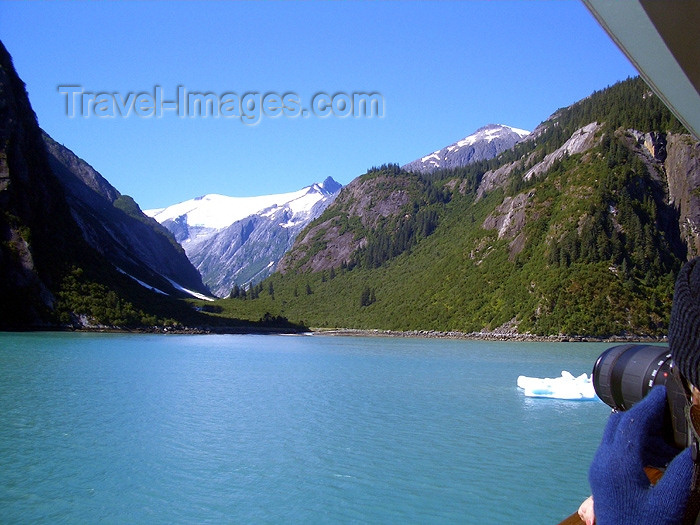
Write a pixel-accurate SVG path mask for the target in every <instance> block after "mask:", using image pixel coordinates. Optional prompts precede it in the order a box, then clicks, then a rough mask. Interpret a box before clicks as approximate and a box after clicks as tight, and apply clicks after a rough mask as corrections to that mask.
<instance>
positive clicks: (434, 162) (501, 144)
mask: <svg viewBox="0 0 700 525" xmlns="http://www.w3.org/2000/svg"><path fill="white" fill-rule="evenodd" d="M528 135H530V132H529V131H526V130H523V129H518V128H514V127H512V126H506V125H504V124H487V125H485V126H482V127H480V128H479V129H477V130H476V131H474V133H472V134H471V135H468V136H466V137H465V138H463V139H460V140H458V141H456V142H453V143H452V144H450V145H449V146H445V147H444V148H441V149H439V150H436V151H433V152H432V153H430V154H428V155H425V156H423V157H421V158H419V159H416V160H414V161H411V162H409V163H407V164H405V165H403V166H402V168H403V169H404V170H406V171H417V172H420V173H430V172H433V171H435V170H439V169H452V168H459V167H462V166H466V165H467V164H471V163H473V162H478V161H482V160H489V159H492V158H494V157H496V156H497V155H498V154H500V153H502V152H503V151H505V150H507V149H510V148H512V147H513V146H514V145H515V144H517V143H518V142H519V141H521V140H524V139H525V138H526V137H527V136H528Z"/></svg>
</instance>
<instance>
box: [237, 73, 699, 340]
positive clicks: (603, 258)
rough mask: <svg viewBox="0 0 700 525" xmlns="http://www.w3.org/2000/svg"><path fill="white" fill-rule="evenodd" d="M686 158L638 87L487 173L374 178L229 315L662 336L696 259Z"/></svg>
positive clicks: (695, 193) (342, 201)
mask: <svg viewBox="0 0 700 525" xmlns="http://www.w3.org/2000/svg"><path fill="white" fill-rule="evenodd" d="M698 159H700V143H698V142H697V141H695V140H694V139H693V138H692V137H691V136H690V135H688V134H687V133H686V132H685V130H684V129H683V128H682V126H681V125H680V123H679V122H678V121H677V120H676V119H675V118H674V117H673V115H672V114H671V113H670V111H668V109H667V108H665V106H664V105H663V104H662V103H661V101H660V100H659V99H658V98H656V97H655V96H654V95H653V94H652V92H651V90H650V89H649V88H648V87H647V86H646V85H645V84H644V83H643V81H641V80H640V79H631V80H628V81H626V82H621V83H619V84H616V85H615V86H612V87H610V88H608V89H606V90H603V91H600V92H596V93H594V94H592V95H591V96H590V97H587V98H586V99H584V100H582V101H580V102H579V103H576V104H574V105H572V106H571V107H569V108H564V109H561V110H559V111H557V112H556V113H554V115H552V117H550V118H549V119H547V120H546V121H545V122H543V123H542V124H541V125H540V126H538V128H537V129H536V130H535V131H533V133H532V134H531V136H528V137H527V138H525V139H524V140H522V141H520V142H519V143H518V144H516V146H515V147H514V148H513V149H510V150H506V151H504V152H503V153H501V154H500V155H499V156H498V157H496V158H493V159H491V160H487V161H478V162H475V163H472V164H469V165H468V166H465V167H462V168H458V169H453V170H447V169H440V170H436V171H432V172H429V173H419V172H412V173H410V172H406V171H405V170H402V169H400V168H399V167H398V166H391V165H389V166H382V167H380V168H375V169H372V170H370V171H369V172H368V173H366V174H365V175H363V176H361V177H359V178H358V179H355V180H354V181H352V182H351V183H350V184H348V185H347V186H346V187H345V188H343V190H342V191H341V193H340V195H339V196H338V197H337V199H336V201H335V202H334V203H333V204H332V205H331V206H329V207H328V208H327V209H326V210H325V212H324V213H323V214H322V215H321V216H320V217H319V218H318V219H316V220H315V221H313V222H312V223H310V224H309V226H308V227H307V228H306V229H305V230H304V231H303V232H301V233H300V234H299V237H298V238H297V241H296V243H295V245H294V247H293V248H292V249H291V250H290V252H288V254H287V256H285V258H284V259H283V260H282V261H281V262H280V265H279V270H280V271H279V272H278V273H275V274H274V275H272V276H271V277H270V278H269V279H267V280H266V281H265V282H263V283H261V285H260V286H259V287H258V290H257V291H258V292H259V293H258V294H257V298H253V299H252V300H251V298H250V297H249V296H248V297H246V298H245V300H242V299H234V300H231V301H229V302H228V303H227V304H228V308H229V312H230V313H231V314H236V315H253V316H256V315H259V312H260V311H269V312H271V313H274V314H279V315H285V316H287V317H289V318H290V319H294V320H297V319H303V320H304V321H306V323H307V324H309V325H310V326H318V327H348V328H365V329H380V330H381V329H394V330H440V331H453V330H454V331H460V332H481V331H488V332H491V333H495V334H510V335H512V334H515V333H531V334H542V335H558V334H565V335H596V336H609V335H626V334H627V335H630V334H635V335H664V334H665V333H666V330H667V326H668V324H667V323H668V317H669V314H670V306H671V297H672V294H673V283H674V280H675V275H676V272H677V271H678V269H679V268H680V265H681V263H682V262H683V261H684V260H685V259H687V258H688V257H691V256H694V255H698V254H700V251H699V249H700V244H699V243H700V162H699V161H698ZM246 312H248V313H246Z"/></svg>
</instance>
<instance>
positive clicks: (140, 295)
mask: <svg viewBox="0 0 700 525" xmlns="http://www.w3.org/2000/svg"><path fill="white" fill-rule="evenodd" d="M56 162H57V161H56V159H53V160H50V158H49V153H48V150H47V145H46V143H45V142H44V137H43V136H42V132H41V129H40V128H39V126H38V123H37V119H36V115H35V114H34V111H33V110H32V108H31V105H30V103H29V100H28V97H27V93H26V90H25V88H24V84H23V83H22V81H21V80H20V79H19V77H18V76H17V73H16V71H15V69H14V66H13V64H12V59H11V57H10V55H9V53H8V52H7V50H6V49H5V48H4V46H3V45H2V43H0V329H2V330H25V329H32V328H44V329H45V328H56V327H66V326H72V327H84V326H95V325H99V326H121V327H136V326H153V325H156V324H161V325H162V324H176V323H178V322H193V323H197V322H199V320H200V319H202V316H201V315H200V314H198V313H197V312H194V311H193V310H192V308H191V307H190V306H189V305H185V304H183V303H180V302H179V301H176V300H175V299H172V298H170V297H169V296H167V295H163V294H159V293H154V292H153V291H151V287H152V286H153V284H151V283H147V282H146V281H147V280H148V279H144V281H141V284H139V282H138V281H137V280H136V279H134V278H133V277H130V276H128V275H125V273H128V272H131V271H137V270H139V267H137V266H140V267H143V266H142V265H139V264H137V263H136V262H135V261H134V263H133V268H128V269H127V270H124V271H123V272H120V271H118V270H117V269H116V268H115V267H114V265H113V262H112V261H110V260H108V258H107V254H108V253H109V252H111V248H106V249H104V250H103V251H104V253H105V255H102V254H101V253H100V252H99V251H98V250H96V249H95V248H94V247H93V246H91V244H89V243H88V242H87V241H86V240H85V231H86V230H84V229H82V228H80V227H79V226H78V224H77V222H76V217H77V218H78V219H80V217H81V216H83V217H85V216H86V215H82V212H76V210H75V208H71V206H70V204H69V200H70V201H71V202H74V203H75V202H76V201H75V199H76V197H75V196H76V195H77V194H78V193H82V194H84V195H91V193H90V192H92V193H94V199H95V201H94V202H96V203H97V202H103V203H107V204H106V205H107V206H109V207H111V206H112V205H111V204H109V199H110V198H113V197H114V196H115V195H116V194H115V193H114V191H115V190H114V189H113V188H111V187H110V186H109V185H104V184H103V182H104V181H103V180H101V178H100V177H98V176H97V175H96V173H92V172H89V170H87V168H86V171H84V172H83V173H82V174H81V177H82V176H84V179H82V178H81V182H78V179H77V178H76V181H75V184H74V185H73V187H72V188H65V187H64V186H63V185H62V183H61V181H60V180H59V178H58V177H57V176H56V174H55V173H54V167H56ZM52 163H53V166H52ZM81 166H82V168H85V166H86V165H85V166H83V165H81ZM82 168H81V169H82ZM63 175H67V174H66V173H63ZM71 176H72V175H71ZM82 180H84V181H85V182H82ZM81 188H82V189H81ZM110 188H111V189H110ZM66 194H69V196H68V197H66ZM115 202H118V198H117V201H115ZM85 206H86V207H87V208H88V209H89V208H90V206H91V205H88V204H85ZM99 220H101V219H99V218H95V220H94V221H91V224H98V223H99ZM107 227H109V225H107ZM95 240H96V239H91V241H92V242H93V243H94V241H95ZM160 280H161V281H163V283H164V286H167V287H168V288H167V289H168V290H172V292H173V293H176V288H175V287H174V286H172V285H169V284H168V282H167V281H166V280H164V279H162V278H161V279H160ZM177 293H178V294H181V293H182V292H177Z"/></svg>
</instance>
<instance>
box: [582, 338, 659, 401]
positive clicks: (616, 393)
mask: <svg viewBox="0 0 700 525" xmlns="http://www.w3.org/2000/svg"><path fill="white" fill-rule="evenodd" d="M672 363H673V362H672V361H671V354H670V352H669V349H668V347H667V346H653V345H640V344H629V345H618V346H613V347H612V348H608V349H607V350H606V351H605V352H603V353H602V354H601V355H600V357H599V358H598V360H597V361H596V363H595V365H594V366H593V387H594V388H595V391H596V394H598V397H599V398H600V399H602V400H603V401H604V402H605V403H606V404H608V405H609V406H610V407H612V408H614V409H616V410H628V409H630V408H632V405H634V404H635V403H636V402H637V401H639V400H641V399H642V398H643V397H644V396H645V395H647V393H648V392H649V390H651V388H652V387H653V386H654V385H665V384H666V381H668V380H669V379H670V378H671V371H672V366H673V364H672Z"/></svg>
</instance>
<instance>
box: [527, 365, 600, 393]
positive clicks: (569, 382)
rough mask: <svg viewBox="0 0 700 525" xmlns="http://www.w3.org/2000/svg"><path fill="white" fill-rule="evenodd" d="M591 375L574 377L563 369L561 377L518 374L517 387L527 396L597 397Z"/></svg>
mask: <svg viewBox="0 0 700 525" xmlns="http://www.w3.org/2000/svg"><path fill="white" fill-rule="evenodd" d="M592 379H593V376H591V377H590V378H589V377H588V376H587V375H586V374H581V375H580V376H578V377H574V376H573V375H572V374H571V373H569V372H567V371H566V370H563V371H562V373H561V377H554V378H549V377H544V378H540V377H527V376H518V387H519V388H521V389H522V390H523V394H525V395H526V396H527V397H548V398H551V399H573V400H593V399H598V397H597V396H596V393H595V389H594V388H593V381H592Z"/></svg>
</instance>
